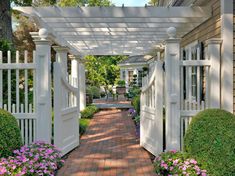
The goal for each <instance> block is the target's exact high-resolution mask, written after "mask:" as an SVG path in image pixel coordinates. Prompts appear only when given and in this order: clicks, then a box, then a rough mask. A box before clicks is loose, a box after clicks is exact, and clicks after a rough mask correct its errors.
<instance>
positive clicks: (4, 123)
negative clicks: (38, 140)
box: [0, 109, 22, 157]
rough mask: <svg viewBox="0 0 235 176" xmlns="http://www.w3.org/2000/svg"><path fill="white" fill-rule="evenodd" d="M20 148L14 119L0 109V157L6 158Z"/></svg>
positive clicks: (19, 135) (18, 134)
mask: <svg viewBox="0 0 235 176" xmlns="http://www.w3.org/2000/svg"><path fill="white" fill-rule="evenodd" d="M21 146H22V139H21V134H20V129H19V127H18V124H17V121H16V118H15V117H14V116H13V115H11V114H10V113H9V112H7V111H5V110H3V109H0V157H8V156H10V155H12V154H13V150H16V149H18V148H20V147H21Z"/></svg>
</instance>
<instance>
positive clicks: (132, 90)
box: [126, 86, 141, 98]
mask: <svg viewBox="0 0 235 176" xmlns="http://www.w3.org/2000/svg"><path fill="white" fill-rule="evenodd" d="M140 93H141V89H140V88H139V87H137V86H133V87H131V88H130V89H129V91H128V93H127V95H126V96H127V97H128V98H134V97H137V96H139V95H140Z"/></svg>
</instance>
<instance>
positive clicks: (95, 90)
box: [86, 86, 101, 98]
mask: <svg viewBox="0 0 235 176" xmlns="http://www.w3.org/2000/svg"><path fill="white" fill-rule="evenodd" d="M86 92H87V94H89V95H91V96H92V98H100V96H101V95H100V88H99V87H96V86H87V88H86Z"/></svg>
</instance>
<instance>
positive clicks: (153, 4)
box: [148, 0, 158, 6]
mask: <svg viewBox="0 0 235 176" xmlns="http://www.w3.org/2000/svg"><path fill="white" fill-rule="evenodd" d="M148 4H149V5H151V6H157V5H158V0H150V1H149V2H148Z"/></svg>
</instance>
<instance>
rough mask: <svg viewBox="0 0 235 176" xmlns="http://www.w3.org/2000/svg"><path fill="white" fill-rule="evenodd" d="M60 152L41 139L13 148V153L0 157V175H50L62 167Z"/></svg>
mask: <svg viewBox="0 0 235 176" xmlns="http://www.w3.org/2000/svg"><path fill="white" fill-rule="evenodd" d="M63 163H64V161H63V160H62V159H61V152H60V151H59V150H58V149H56V147H55V146H53V145H51V144H47V143H44V142H41V141H38V142H34V143H33V144H31V145H29V146H28V147H27V146H23V147H21V148H20V149H19V150H14V155H13V156H10V157H8V158H1V159H0V175H4V176H5V175H13V176H21V175H26V176H31V175H43V176H52V175H54V174H55V171H56V170H57V169H59V168H60V167H62V165H63Z"/></svg>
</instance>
